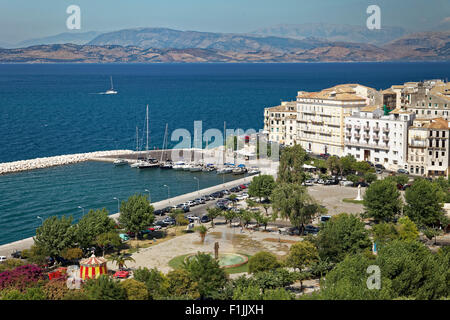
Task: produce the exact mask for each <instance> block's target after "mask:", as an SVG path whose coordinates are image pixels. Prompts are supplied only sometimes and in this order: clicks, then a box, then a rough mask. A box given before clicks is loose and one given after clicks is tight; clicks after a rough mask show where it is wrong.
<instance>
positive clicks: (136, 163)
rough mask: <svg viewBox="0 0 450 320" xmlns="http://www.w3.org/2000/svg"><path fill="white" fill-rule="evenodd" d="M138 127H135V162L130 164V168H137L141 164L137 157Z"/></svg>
mask: <svg viewBox="0 0 450 320" xmlns="http://www.w3.org/2000/svg"><path fill="white" fill-rule="evenodd" d="M138 152H139V129H138V127H136V162H135V163H132V164H130V167H131V168H138V167H139V166H140V165H141V161H140V160H139V159H138V157H139V153H138Z"/></svg>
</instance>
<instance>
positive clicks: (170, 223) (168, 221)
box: [163, 217, 177, 225]
mask: <svg viewBox="0 0 450 320" xmlns="http://www.w3.org/2000/svg"><path fill="white" fill-rule="evenodd" d="M163 222H164V223H165V224H167V225H174V224H175V223H177V222H176V221H175V219H173V218H171V217H166V218H164V220H163Z"/></svg>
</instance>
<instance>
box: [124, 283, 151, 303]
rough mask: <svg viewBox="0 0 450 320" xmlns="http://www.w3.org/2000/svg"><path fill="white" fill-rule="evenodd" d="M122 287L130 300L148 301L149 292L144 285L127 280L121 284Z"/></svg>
mask: <svg viewBox="0 0 450 320" xmlns="http://www.w3.org/2000/svg"><path fill="white" fill-rule="evenodd" d="M120 285H121V286H122V288H123V289H124V290H125V294H126V296H127V299H128V300H147V299H148V291H147V287H146V286H145V284H144V283H142V282H139V281H137V280H134V279H126V280H124V281H122V282H120Z"/></svg>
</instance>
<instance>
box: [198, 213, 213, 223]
mask: <svg viewBox="0 0 450 320" xmlns="http://www.w3.org/2000/svg"><path fill="white" fill-rule="evenodd" d="M210 221H211V219H210V218H209V217H208V215H206V214H205V215H203V216H202V217H201V218H200V222H201V223H207V222H210Z"/></svg>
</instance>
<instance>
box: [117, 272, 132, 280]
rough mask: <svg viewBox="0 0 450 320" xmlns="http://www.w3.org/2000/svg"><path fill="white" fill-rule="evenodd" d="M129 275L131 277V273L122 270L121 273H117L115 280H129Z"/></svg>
mask: <svg viewBox="0 0 450 320" xmlns="http://www.w3.org/2000/svg"><path fill="white" fill-rule="evenodd" d="M129 275H130V273H129V272H128V271H125V270H120V271H116V273H114V275H113V278H116V279H126V278H128V276H129Z"/></svg>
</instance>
